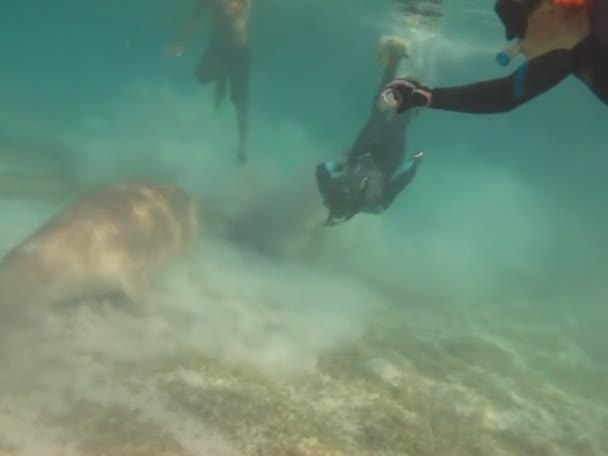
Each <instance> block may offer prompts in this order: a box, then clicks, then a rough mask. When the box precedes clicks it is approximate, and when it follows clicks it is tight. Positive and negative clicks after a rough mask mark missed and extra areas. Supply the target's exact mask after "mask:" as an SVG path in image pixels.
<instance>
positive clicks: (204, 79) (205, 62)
mask: <svg viewBox="0 0 608 456" xmlns="http://www.w3.org/2000/svg"><path fill="white" fill-rule="evenodd" d="M224 73H225V68H224V65H223V62H222V52H221V49H220V46H219V45H218V44H217V43H213V42H212V43H211V44H210V45H209V47H208V48H207V50H206V51H205V53H204V54H203V57H202V58H201V60H200V63H199V64H198V66H197V67H196V72H195V74H196V79H197V80H198V82H200V83H201V84H208V83H210V82H213V81H217V80H218V79H220V78H221V77H222V75H223V74H224Z"/></svg>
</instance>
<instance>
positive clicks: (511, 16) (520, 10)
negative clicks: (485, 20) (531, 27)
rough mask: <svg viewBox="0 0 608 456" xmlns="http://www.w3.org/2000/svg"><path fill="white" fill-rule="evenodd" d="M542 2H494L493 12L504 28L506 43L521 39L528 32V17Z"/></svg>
mask: <svg viewBox="0 0 608 456" xmlns="http://www.w3.org/2000/svg"><path fill="white" fill-rule="evenodd" d="M541 4H542V0H496V3H495V5H494V11H495V12H496V14H497V15H498V17H499V18H500V20H501V22H502V23H503V25H504V27H505V37H506V39H507V41H511V40H513V39H515V38H519V39H523V38H524V37H525V36H526V32H527V30H528V16H529V15H530V13H532V12H533V11H534V10H535V9H536V8H538V7H539V6H540V5H541Z"/></svg>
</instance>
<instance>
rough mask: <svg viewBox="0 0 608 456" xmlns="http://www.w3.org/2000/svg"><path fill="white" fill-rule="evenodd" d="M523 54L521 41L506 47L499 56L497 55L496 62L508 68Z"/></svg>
mask: <svg viewBox="0 0 608 456" xmlns="http://www.w3.org/2000/svg"><path fill="white" fill-rule="evenodd" d="M519 54H521V48H520V47H519V41H514V42H512V43H509V44H508V45H507V46H505V47H504V48H503V49H502V50H501V51H500V52H499V53H498V54H496V62H497V63H498V64H499V65H500V66H503V67H506V66H508V65H509V64H510V63H511V61H512V60H513V59H514V58H516V57H517V56H518V55H519Z"/></svg>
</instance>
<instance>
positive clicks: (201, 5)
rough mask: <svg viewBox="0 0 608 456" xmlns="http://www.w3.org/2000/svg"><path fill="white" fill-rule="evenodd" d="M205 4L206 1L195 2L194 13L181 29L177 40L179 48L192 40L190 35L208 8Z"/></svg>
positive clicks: (198, 0)
mask: <svg viewBox="0 0 608 456" xmlns="http://www.w3.org/2000/svg"><path fill="white" fill-rule="evenodd" d="M207 2H208V0H196V5H195V7H194V11H193V12H192V15H191V16H190V18H189V19H188V20H187V21H186V23H185V24H184V26H183V27H182V30H181V33H180V35H179V39H178V40H177V42H178V44H179V45H180V46H184V45H185V44H186V42H188V41H189V40H190V38H192V35H194V33H195V32H196V31H197V30H198V27H199V25H200V23H201V20H202V18H203V15H204V14H205V10H206V9H207V6H208V5H207Z"/></svg>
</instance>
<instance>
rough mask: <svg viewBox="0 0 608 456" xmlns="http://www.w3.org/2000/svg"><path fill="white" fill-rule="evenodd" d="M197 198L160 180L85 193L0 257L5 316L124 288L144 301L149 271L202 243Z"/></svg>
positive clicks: (0, 307) (0, 302) (0, 309)
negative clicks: (195, 244) (199, 238)
mask: <svg viewBox="0 0 608 456" xmlns="http://www.w3.org/2000/svg"><path fill="white" fill-rule="evenodd" d="M200 220H201V207H200V204H199V201H198V199H197V198H196V197H195V196H194V195H191V194H189V193H188V192H186V191H185V190H183V189H181V188H180V187H178V186H176V185H172V184H169V183H163V182H155V181H136V180H133V181H124V182H117V183H111V184H108V185H105V186H102V187H99V188H97V189H95V190H92V191H91V192H88V193H86V194H84V195H83V196H82V197H80V198H78V199H77V200H75V201H74V202H73V203H72V204H70V205H68V206H67V207H66V208H64V209H63V210H61V211H60V212H59V213H57V214H56V215H55V216H54V217H52V218H51V219H50V220H49V221H48V222H47V223H45V224H43V225H42V226H41V227H40V228H39V229H37V230H36V231H35V232H34V233H32V234H31V235H30V236H28V237H27V238H26V239H24V240H23V241H22V242H21V243H19V244H18V245H17V246H16V247H15V248H13V249H12V250H10V251H9V252H8V253H7V254H6V255H5V256H4V258H3V259H2V260H1V261H0V319H4V317H8V316H9V315H11V314H15V315H16V313H15V312H17V313H18V312H20V311H22V310H24V311H26V312H27V313H29V312H30V311H31V310H34V311H35V310H36V309H37V308H39V306H41V305H42V306H51V305H53V304H56V303H62V302H73V301H77V300H81V299H85V298H95V297H102V296H104V295H112V294H116V293H121V294H123V295H124V297H126V298H127V299H128V300H129V301H131V302H133V303H135V304H139V303H140V302H141V300H142V296H143V294H144V293H145V291H146V289H147V283H148V281H149V280H150V279H151V278H152V275H153V274H155V273H157V272H160V269H161V268H162V267H163V266H166V265H168V264H169V262H170V261H171V260H172V259H176V258H177V257H179V256H180V255H181V254H183V253H186V252H187V251H188V249H189V248H191V247H192V246H193V245H194V243H195V242H196V241H197V239H198V237H199V233H200Z"/></svg>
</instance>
